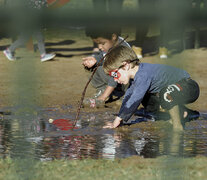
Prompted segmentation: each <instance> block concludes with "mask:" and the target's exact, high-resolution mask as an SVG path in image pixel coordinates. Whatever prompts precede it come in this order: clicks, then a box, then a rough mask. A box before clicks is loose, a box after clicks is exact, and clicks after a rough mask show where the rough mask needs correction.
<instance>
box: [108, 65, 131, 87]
mask: <svg viewBox="0 0 207 180" xmlns="http://www.w3.org/2000/svg"><path fill="white" fill-rule="evenodd" d="M109 75H110V76H112V77H113V78H114V81H116V82H118V83H119V84H128V83H129V80H130V75H129V73H128V71H127V69H126V68H125V67H122V68H119V69H115V70H112V71H110V72H109Z"/></svg>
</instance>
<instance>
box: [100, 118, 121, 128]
mask: <svg viewBox="0 0 207 180" xmlns="http://www.w3.org/2000/svg"><path fill="white" fill-rule="evenodd" d="M121 121H122V119H121V118H120V117H118V116H117V117H116V118H115V120H114V122H113V123H111V122H109V123H107V125H105V126H104V127H103V128H111V129H112V128H116V127H118V126H119V125H120V123H121Z"/></svg>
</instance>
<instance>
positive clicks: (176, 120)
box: [169, 105, 183, 131]
mask: <svg viewBox="0 0 207 180" xmlns="http://www.w3.org/2000/svg"><path fill="white" fill-rule="evenodd" d="M169 113H170V116H171V119H172V123H173V129H174V130H178V131H182V130H183V126H182V124H181V118H180V110H179V106H178V105H176V106H174V107H172V108H171V109H170V110H169Z"/></svg>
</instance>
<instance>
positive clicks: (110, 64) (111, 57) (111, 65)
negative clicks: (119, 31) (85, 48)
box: [103, 46, 139, 74]
mask: <svg viewBox="0 0 207 180" xmlns="http://www.w3.org/2000/svg"><path fill="white" fill-rule="evenodd" d="M123 62H129V63H131V64H132V68H133V67H134V66H135V65H139V59H138V58H137V55H136V54H135V52H134V51H133V50H132V49H131V48H129V47H126V46H117V47H114V48H113V49H111V50H110V51H109V52H108V54H107V55H106V57H105V60H104V63H103V69H104V72H105V73H106V74H108V73H109V72H110V71H111V70H114V69H118V68H120V67H121V66H122V63H123Z"/></svg>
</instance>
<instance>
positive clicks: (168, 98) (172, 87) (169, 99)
mask: <svg viewBox="0 0 207 180" xmlns="http://www.w3.org/2000/svg"><path fill="white" fill-rule="evenodd" d="M175 89H177V91H180V88H179V87H178V86H177V85H175V84H171V85H169V86H168V87H167V89H166V90H167V91H166V92H165V93H164V100H165V101H167V102H172V101H173V98H172V96H171V95H170V94H171V93H172V92H174V91H175Z"/></svg>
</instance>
